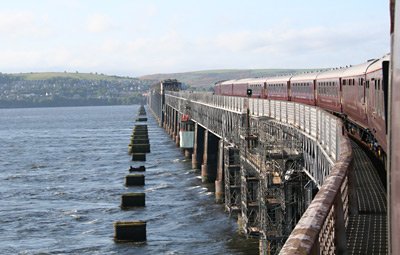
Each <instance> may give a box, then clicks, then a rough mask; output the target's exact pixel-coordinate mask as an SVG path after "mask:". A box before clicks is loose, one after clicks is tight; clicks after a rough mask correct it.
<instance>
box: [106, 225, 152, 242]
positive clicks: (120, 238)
mask: <svg viewBox="0 0 400 255" xmlns="http://www.w3.org/2000/svg"><path fill="white" fill-rule="evenodd" d="M146 239H147V237H146V222H145V221H117V222H114V241H115V242H145V241H146Z"/></svg>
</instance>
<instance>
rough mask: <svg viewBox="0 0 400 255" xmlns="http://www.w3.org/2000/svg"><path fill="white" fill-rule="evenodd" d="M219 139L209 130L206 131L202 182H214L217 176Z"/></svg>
mask: <svg viewBox="0 0 400 255" xmlns="http://www.w3.org/2000/svg"><path fill="white" fill-rule="evenodd" d="M217 154H218V138H217V137H216V136H215V135H213V134H212V133H210V132H209V131H208V130H205V131H204V151H203V164H202V165H201V180H202V182H214V181H215V178H216V175H217Z"/></svg>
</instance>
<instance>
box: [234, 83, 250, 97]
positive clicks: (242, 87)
mask: <svg viewBox="0 0 400 255" xmlns="http://www.w3.org/2000/svg"><path fill="white" fill-rule="evenodd" d="M247 80H249V79H240V80H233V81H232V94H231V95H232V96H240V97H246V96H247Z"/></svg>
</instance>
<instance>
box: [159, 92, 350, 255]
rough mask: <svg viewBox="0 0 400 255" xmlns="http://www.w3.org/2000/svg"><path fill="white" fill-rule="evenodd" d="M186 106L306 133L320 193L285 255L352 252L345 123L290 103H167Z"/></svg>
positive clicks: (202, 99) (204, 99) (173, 96)
mask: <svg viewBox="0 0 400 255" xmlns="http://www.w3.org/2000/svg"><path fill="white" fill-rule="evenodd" d="M168 98H169V99H170V100H168ZM182 100H183V101H186V102H190V103H191V104H203V105H207V106H211V107H215V108H221V109H224V110H226V111H233V112H236V113H245V112H247V109H249V110H250V114H251V115H252V116H254V117H256V116H267V117H271V118H274V119H275V120H277V121H279V122H281V123H283V124H286V125H291V126H293V127H296V129H298V130H300V131H301V133H302V134H303V136H304V137H305V138H304V139H305V145H304V146H305V147H306V148H304V151H305V152H306V153H305V157H304V159H305V171H306V173H307V174H308V175H309V176H310V177H311V178H312V179H313V181H314V182H315V183H316V184H317V185H318V187H319V188H320V190H319V192H318V193H317V195H316V196H315V198H314V199H313V201H312V202H311V204H310V205H309V207H308V209H307V210H306V212H305V213H304V214H303V216H302V218H301V219H300V221H299V222H298V224H297V225H296V227H295V229H294V230H293V231H292V234H291V235H290V236H289V238H288V240H287V241H286V243H285V245H284V247H283V248H282V250H281V253H282V254H320V253H323V254H335V252H338V251H342V250H345V249H346V238H345V227H346V226H347V222H348V170H349V169H350V167H351V160H352V152H351V146H350V142H349V140H348V138H347V137H346V136H345V135H344V134H343V131H342V130H343V127H342V123H341V121H340V119H338V118H336V117H335V116H333V115H331V114H329V113H328V112H326V111H324V110H322V109H320V108H317V107H313V106H308V105H304V104H299V103H294V102H287V101H274V100H265V99H256V98H250V99H248V98H242V97H228V96H216V95H212V94H211V93H191V92H169V93H168V95H166V102H167V103H168V102H171V103H174V104H179V105H182V102H181V101H182ZM178 101H179V103H178ZM176 107H178V106H176Z"/></svg>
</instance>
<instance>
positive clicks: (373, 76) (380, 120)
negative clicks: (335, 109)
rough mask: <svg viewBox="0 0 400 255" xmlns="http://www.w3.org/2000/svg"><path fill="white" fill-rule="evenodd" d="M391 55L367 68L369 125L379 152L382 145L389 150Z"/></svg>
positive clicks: (366, 86) (366, 84)
mask: <svg viewBox="0 0 400 255" xmlns="http://www.w3.org/2000/svg"><path fill="white" fill-rule="evenodd" d="M389 60H390V55H386V56H384V57H383V58H381V59H379V60H378V61H375V62H374V63H372V64H371V65H370V66H368V68H367V70H366V83H365V94H366V98H365V100H366V102H365V104H366V106H367V115H368V126H369V130H370V131H371V133H372V135H373V136H374V137H375V139H376V140H377V141H378V144H374V145H375V146H378V148H377V149H378V152H380V148H379V147H381V148H382V149H383V150H384V151H387V141H386V134H387V132H386V130H387V124H388V123H387V122H386V120H387V100H388V98H387V96H388V95H387V91H388V71H389V69H388V66H389Z"/></svg>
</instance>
